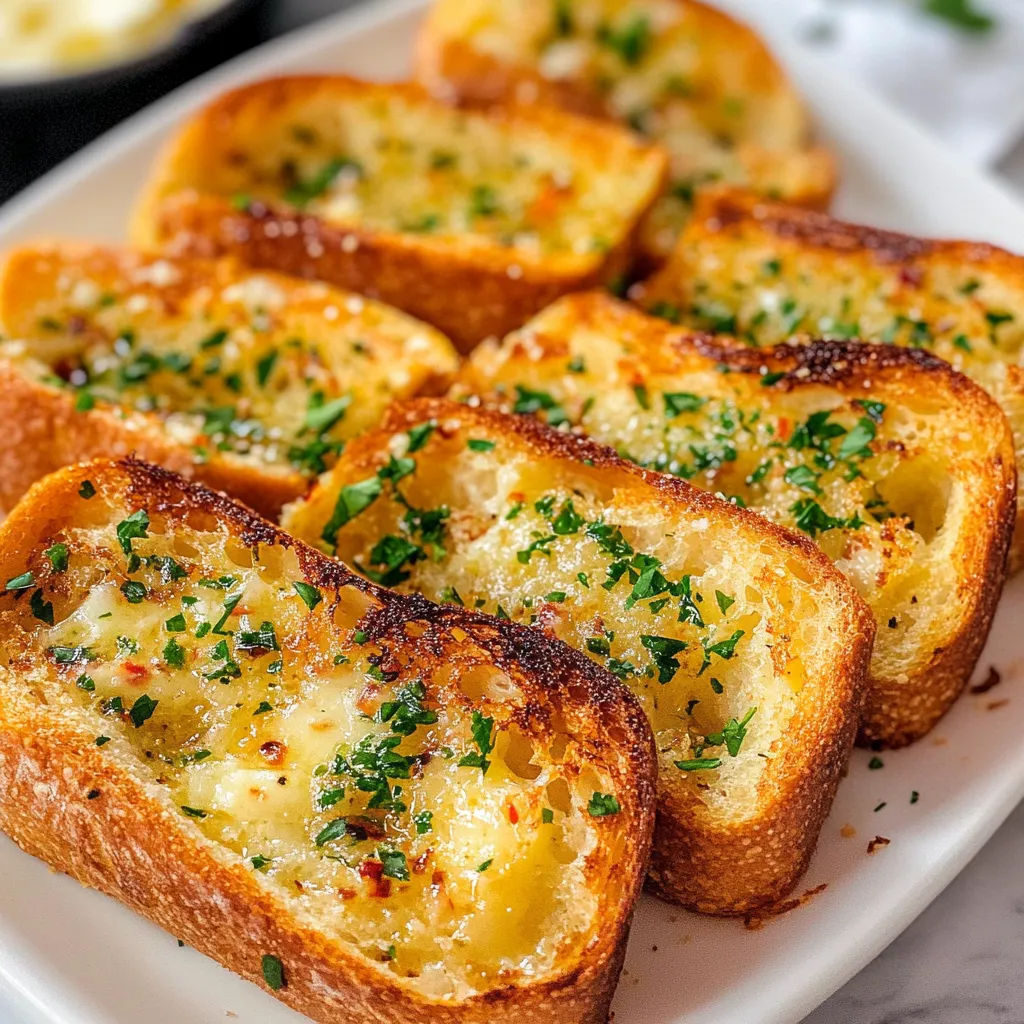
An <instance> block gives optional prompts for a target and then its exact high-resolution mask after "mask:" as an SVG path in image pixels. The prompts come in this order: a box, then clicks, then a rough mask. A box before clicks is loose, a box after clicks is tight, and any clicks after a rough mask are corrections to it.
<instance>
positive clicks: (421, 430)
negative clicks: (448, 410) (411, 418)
mask: <svg viewBox="0 0 1024 1024" xmlns="http://www.w3.org/2000/svg"><path fill="white" fill-rule="evenodd" d="M436 429H437V424H436V423H435V422H434V421H433V420H430V421H429V422H427V423H421V424H419V426H416V427H413V428H412V429H411V430H410V431H409V449H408V451H409V454H410V455H412V454H414V453H415V452H418V451H419V450H420V449H421V448H422V447H423V446H424V445H425V444H426V443H427V441H429V440H430V435H431V434H432V433H433V432H434V431H435V430H436Z"/></svg>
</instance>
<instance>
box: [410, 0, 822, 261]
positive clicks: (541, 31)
mask: <svg viewBox="0 0 1024 1024" xmlns="http://www.w3.org/2000/svg"><path fill="white" fill-rule="evenodd" d="M417 74H418V77H419V79H420V81H422V82H423V83H424V84H425V85H426V86H427V87H428V88H430V89H431V90H432V91H434V92H435V93H437V94H438V95H440V96H442V97H445V98H449V99H461V100H465V101H475V102H481V101H483V102H494V101H496V100H503V99H504V100H507V99H514V100H518V101H520V102H532V101H539V102H541V103H546V104H553V105H558V106H562V107H566V108H568V109H570V110H574V111H577V112H580V113H585V114H590V115H596V116H599V117H605V118H611V119H614V120H618V121H624V122H626V123H628V124H629V125H630V126H631V127H632V128H633V129H634V130H636V131H638V132H640V133H641V134H643V135H645V136H647V137H649V138H652V139H655V140H657V142H659V143H660V144H661V145H663V146H664V147H665V148H666V149H667V150H668V153H669V155H670V158H671V164H670V171H671V174H670V181H669V185H668V188H667V189H666V191H665V193H664V194H663V196H662V198H661V199H660V200H659V201H658V203H657V204H656V206H655V207H654V209H653V211H652V212H651V214H650V215H649V216H648V217H647V218H646V220H645V222H644V225H643V230H642V234H641V247H642V250H643V255H644V257H645V260H646V261H647V262H648V263H660V262H661V261H663V260H664V259H665V258H666V257H667V256H668V255H669V253H670V252H671V251H672V246H673V244H674V242H675V239H676V237H677V235H678V233H679V230H680V228H681V227H682V225H683V224H684V223H685V221H686V219H687V217H688V216H689V213H690V206H691V203H692V200H693V194H694V192H695V191H699V190H700V189H701V188H703V187H705V186H706V185H707V184H708V183H709V182H714V181H728V182H732V183H735V184H738V185H745V186H747V187H749V188H752V189H754V190H756V191H758V192H761V193H764V194H766V195H774V196H779V197H782V198H784V199H787V200H789V201H790V202H798V203H802V204H805V205H810V206H825V205H826V204H827V203H828V201H829V199H830V197H831V194H832V192H833V190H834V188H835V181H836V167H835V161H834V159H833V157H832V155H831V153H829V152H828V150H826V149H824V148H822V147H820V146H815V145H812V144H811V129H810V121H809V118H808V116H807V112H806V110H805V109H804V106H803V104H802V103H801V101H800V98H799V97H798V96H797V94H796V92H795V91H794V90H793V88H792V86H791V85H790V84H789V82H788V81H787V80H786V76H785V74H784V73H783V71H782V69H781V68H780V67H779V65H778V64H776V62H775V61H774V59H773V58H772V56H771V54H770V53H769V52H768V50H767V48H766V47H765V45H764V44H763V43H762V42H761V40H760V39H759V38H758V37H757V35H756V34H755V33H754V32H752V31H751V30H750V29H749V28H747V27H746V26H745V25H742V24H740V23H739V22H737V21H734V20H733V19H732V18H730V17H728V16H727V15H725V14H723V13H722V12H721V11H718V10H716V9H714V8H713V7H708V6H706V5H704V4H702V3H695V2H693V0H628V2H626V0H579V2H575V3H566V2H565V0H436V2H435V3H434V6H433V9H432V11H431V13H430V15H429V17H428V19H427V22H426V25H425V27H424V29H423V31H422V34H421V36H420V40H419V46H418V59H417Z"/></svg>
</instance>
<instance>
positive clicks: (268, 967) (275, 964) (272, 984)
mask: <svg viewBox="0 0 1024 1024" xmlns="http://www.w3.org/2000/svg"><path fill="white" fill-rule="evenodd" d="M262 968H263V980H264V981H265V982H266V983H267V988H269V989H271V990H272V991H274V992H280V990H281V989H283V988H284V987H285V986H286V985H287V984H288V983H287V982H286V981H285V977H284V964H282V963H281V961H280V960H279V959H278V958H277V957H276V956H270V955H269V954H264V956H263V960H262Z"/></svg>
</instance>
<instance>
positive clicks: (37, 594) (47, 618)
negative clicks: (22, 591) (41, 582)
mask: <svg viewBox="0 0 1024 1024" xmlns="http://www.w3.org/2000/svg"><path fill="white" fill-rule="evenodd" d="M29 608H30V609H31V610H32V614H33V615H34V616H35V617H36V618H37V619H40V620H41V621H42V622H45V623H46V625H48V626H52V625H53V605H52V604H51V603H50V602H49V601H47V600H45V599H44V597H43V592H42V590H34V591H33V592H32V597H31V598H29Z"/></svg>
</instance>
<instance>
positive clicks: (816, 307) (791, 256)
mask: <svg viewBox="0 0 1024 1024" xmlns="http://www.w3.org/2000/svg"><path fill="white" fill-rule="evenodd" d="M637 298H638V301H640V302H642V304H643V305H645V306H646V307H647V308H649V309H651V310H652V311H653V312H656V313H658V314H659V315H665V316H669V317H671V318H673V319H677V320H681V321H682V322H685V323H688V324H691V325H693V326H697V327H701V328H707V327H712V328H714V329H716V330H721V331H727V332H730V333H733V334H736V335H739V336H741V337H742V338H743V340H744V341H746V342H748V343H750V344H756V345H774V344H776V343H777V342H780V341H785V340H788V339H790V338H791V337H792V338H793V339H794V340H795V341H797V342H806V341H807V340H808V339H809V338H811V337H813V336H817V337H840V338H846V337H857V338H860V339H863V340H864V341H882V342H885V343H886V344H895V345H902V346H910V347H914V348H926V349H927V350H928V351H930V352H933V353H934V354H935V355H937V356H940V357H941V358H942V359H945V360H946V362H948V363H951V364H952V365H953V366H954V367H956V369H958V370H960V371H962V372H963V373H966V374H967V375H968V376H969V377H971V378H973V379H974V380H976V381H977V382H978V383H979V384H980V385H981V386H982V387H983V388H984V389H985V390H986V391H988V393H989V394H990V395H992V397H993V398H995V400H996V401H997V402H998V403H999V404H1000V405H1001V406H1002V408H1003V411H1004V412H1005V413H1006V415H1007V418H1008V419H1009V421H1010V425H1011V426H1012V427H1013V434H1014V438H1015V439H1016V446H1017V451H1018V453H1019V454H1018V470H1019V469H1020V468H1021V467H1022V466H1024V370H1022V369H1021V367H1020V361H1021V350H1022V346H1024V257H1021V256H1015V255H1014V254H1012V253H1009V252H1006V251H1005V250H1004V249H997V248H996V247H995V246H991V245H985V244H983V243H980V242H957V241H938V240H930V239H923V238H911V237H909V236H907V235H898V234H894V233H893V232H890V231H878V230H876V229H875V228H869V227H862V226H859V225H856V224H846V223H843V222H842V221H837V220H834V219H832V218H831V217H827V216H824V215H822V214H815V213H808V212H807V211H804V210H796V209H793V208H791V207H788V206H783V205H780V204H777V203H765V202H761V201H760V200H758V199H757V198H755V197H754V196H751V195H747V194H745V193H742V192H735V191H720V192H717V193H715V194H711V195H708V196H706V197H705V198H703V199H702V200H701V202H700V203H699V204H698V207H697V210H696V211H695V215H694V219H693V221H692V223H691V224H690V226H689V227H688V228H687V230H686V233H685V234H684V235H683V237H682V238H681V239H680V243H679V247H678V249H677V250H676V252H675V253H674V255H673V257H672V260H671V262H670V263H669V264H667V265H666V266H665V268H664V270H663V271H662V272H661V273H660V274H659V275H658V276H657V277H655V278H654V279H652V280H651V281H649V282H647V283H646V284H644V285H643V286H641V287H640V288H638V290H637ZM1017 524H1018V525H1017V530H1016V540H1015V543H1014V552H1013V560H1014V564H1015V566H1018V565H1019V564H1020V560H1021V554H1022V551H1024V498H1021V499H1019V500H1018V510H1017Z"/></svg>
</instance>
